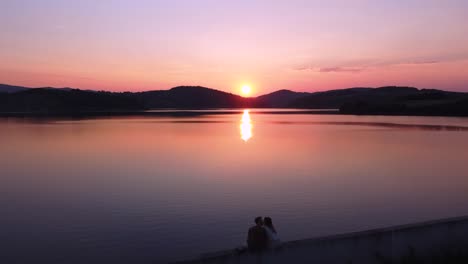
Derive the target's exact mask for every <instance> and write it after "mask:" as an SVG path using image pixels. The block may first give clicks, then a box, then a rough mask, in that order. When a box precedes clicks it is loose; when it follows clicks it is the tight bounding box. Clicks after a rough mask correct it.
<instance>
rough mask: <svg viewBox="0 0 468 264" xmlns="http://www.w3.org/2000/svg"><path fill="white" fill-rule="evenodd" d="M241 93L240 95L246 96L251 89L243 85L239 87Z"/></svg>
mask: <svg viewBox="0 0 468 264" xmlns="http://www.w3.org/2000/svg"><path fill="white" fill-rule="evenodd" d="M241 92H242V95H244V96H248V95H250V93H251V92H252V87H250V85H248V84H244V85H242V87H241Z"/></svg>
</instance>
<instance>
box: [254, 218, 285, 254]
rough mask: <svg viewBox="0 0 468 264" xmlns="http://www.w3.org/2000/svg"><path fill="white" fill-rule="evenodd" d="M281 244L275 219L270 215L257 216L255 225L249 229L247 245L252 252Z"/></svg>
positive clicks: (273, 247)
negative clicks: (274, 224) (274, 222)
mask: <svg viewBox="0 0 468 264" xmlns="http://www.w3.org/2000/svg"><path fill="white" fill-rule="evenodd" d="M279 245H280V240H279V237H278V233H276V229H275V227H274V226H273V221H271V218H270V217H265V218H264V219H262V217H260V216H259V217H256V218H255V226H252V227H251V228H250V229H249V233H248V236H247V246H248V249H249V251H250V252H257V253H258V252H262V251H264V250H266V249H275V248H277V247H278V246H279Z"/></svg>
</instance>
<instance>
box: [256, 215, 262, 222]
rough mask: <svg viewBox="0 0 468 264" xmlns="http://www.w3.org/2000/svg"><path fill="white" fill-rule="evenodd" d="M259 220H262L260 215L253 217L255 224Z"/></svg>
mask: <svg viewBox="0 0 468 264" xmlns="http://www.w3.org/2000/svg"><path fill="white" fill-rule="evenodd" d="M261 221H262V217H261V216H257V217H255V223H256V224H259V223H260V222H261Z"/></svg>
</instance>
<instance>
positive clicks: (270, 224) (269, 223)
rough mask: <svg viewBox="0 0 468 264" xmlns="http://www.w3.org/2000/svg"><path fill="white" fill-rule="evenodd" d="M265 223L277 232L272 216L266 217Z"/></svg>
mask: <svg viewBox="0 0 468 264" xmlns="http://www.w3.org/2000/svg"><path fill="white" fill-rule="evenodd" d="M263 223H264V224H265V226H266V227H269V228H270V229H271V230H272V231H273V232H275V233H276V230H275V227H274V226H273V221H272V220H271V217H268V216H267V217H265V218H264V219H263Z"/></svg>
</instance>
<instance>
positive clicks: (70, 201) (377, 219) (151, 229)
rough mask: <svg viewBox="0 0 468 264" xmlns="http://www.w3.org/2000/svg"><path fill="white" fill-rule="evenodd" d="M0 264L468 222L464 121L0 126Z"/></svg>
mask: <svg viewBox="0 0 468 264" xmlns="http://www.w3.org/2000/svg"><path fill="white" fill-rule="evenodd" d="M0 169H1V171H0V176H1V177H0V208H1V209H2V214H1V218H0V236H1V241H0V252H1V254H0V255H3V257H2V258H3V260H2V261H1V262H4V263H32V262H34V263H45V262H47V263H160V262H166V261H172V260H180V259H185V258H191V257H193V256H196V255H197V254H199V253H204V252H209V251H216V250H222V249H228V248H233V247H236V246H239V245H242V244H243V243H244V241H245V238H246V230H247V228H248V227H249V226H250V225H251V224H252V222H253V218H254V217H255V216H258V215H262V216H271V217H272V218H273V221H274V223H275V225H276V227H277V229H278V231H279V233H280V236H281V238H282V240H294V239H302V238H308V237H314V236H321V235H327V234H335V233H341V232H348V231H358V230H364V229H369V228H376V227H383V226H387V225H396V224H404V223H411V222H414V221H422V220H430V219H435V218H443V217H452V216H459V215H466V214H468V203H467V202H466V201H467V200H468V119H463V118H441V117H366V116H360V117H357V116H340V115H306V114H299V113H297V114H274V113H262V112H258V111H250V112H249V113H243V112H242V111H233V112H232V113H229V114H223V115H217V114H216V113H213V112H206V113H204V115H200V116H192V117H170V116H160V117H112V118H92V119H79V120H71V119H69V120H66V119H60V120H57V119H7V118H3V119H0Z"/></svg>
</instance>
